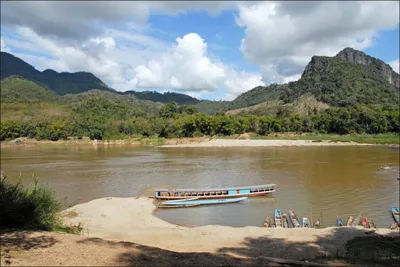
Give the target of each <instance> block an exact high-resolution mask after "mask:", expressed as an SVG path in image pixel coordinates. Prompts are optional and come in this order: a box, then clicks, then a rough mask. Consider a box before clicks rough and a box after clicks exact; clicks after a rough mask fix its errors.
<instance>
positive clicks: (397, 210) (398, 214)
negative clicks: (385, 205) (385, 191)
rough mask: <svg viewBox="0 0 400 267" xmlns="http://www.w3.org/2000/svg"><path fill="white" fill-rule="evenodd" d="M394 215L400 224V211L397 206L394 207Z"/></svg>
mask: <svg viewBox="0 0 400 267" xmlns="http://www.w3.org/2000/svg"><path fill="white" fill-rule="evenodd" d="M391 210H392V216H393V219H394V220H395V222H397V224H398V225H400V212H399V209H398V208H397V207H392V209H391Z"/></svg>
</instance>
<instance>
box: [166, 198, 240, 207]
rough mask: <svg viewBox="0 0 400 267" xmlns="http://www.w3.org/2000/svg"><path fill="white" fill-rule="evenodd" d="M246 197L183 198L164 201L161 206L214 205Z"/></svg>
mask: <svg viewBox="0 0 400 267" xmlns="http://www.w3.org/2000/svg"><path fill="white" fill-rule="evenodd" d="M246 199H247V197H239V198H234V199H197V200H183V201H176V200H172V201H164V202H163V203H161V205H162V206H189V205H214V204H227V203H237V202H240V201H244V200H246Z"/></svg>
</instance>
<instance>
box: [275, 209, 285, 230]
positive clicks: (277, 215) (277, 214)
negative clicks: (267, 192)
mask: <svg viewBox="0 0 400 267" xmlns="http://www.w3.org/2000/svg"><path fill="white" fill-rule="evenodd" d="M274 219H275V225H276V227H277V228H282V227H283V224H282V214H281V211H280V210H278V209H276V210H275V217H274Z"/></svg>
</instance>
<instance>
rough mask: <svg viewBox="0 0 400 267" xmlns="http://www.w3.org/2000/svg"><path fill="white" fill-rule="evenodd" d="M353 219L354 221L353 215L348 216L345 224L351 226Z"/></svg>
mask: <svg viewBox="0 0 400 267" xmlns="http://www.w3.org/2000/svg"><path fill="white" fill-rule="evenodd" d="M353 221H354V217H353V216H350V217H349V219H348V220H347V226H351V224H352V223H353Z"/></svg>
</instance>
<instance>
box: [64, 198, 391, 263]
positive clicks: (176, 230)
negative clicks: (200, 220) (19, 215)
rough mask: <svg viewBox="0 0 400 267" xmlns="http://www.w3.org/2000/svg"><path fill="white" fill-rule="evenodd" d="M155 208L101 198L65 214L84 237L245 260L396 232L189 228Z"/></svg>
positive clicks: (321, 250) (333, 247) (147, 202)
mask: <svg viewBox="0 0 400 267" xmlns="http://www.w3.org/2000/svg"><path fill="white" fill-rule="evenodd" d="M154 209H155V206H154V204H153V200H152V199H149V198H144V197H141V198H102V199H96V200H92V201H90V202H88V203H83V204H79V205H76V206H74V207H71V208H69V209H67V210H65V211H64V212H63V213H62V214H63V215H66V214H74V216H67V217H66V222H67V223H70V224H77V223H82V224H83V227H84V228H85V230H84V232H83V233H82V235H84V236H86V237H97V238H102V239H106V240H114V241H130V242H135V243H138V244H141V245H146V246H152V247H158V248H161V249H167V250H171V251H176V252H210V253H230V254H232V255H235V253H236V255H237V254H238V256H243V252H240V253H239V252H238V251H246V250H250V249H251V251H252V253H256V254H257V251H258V253H259V254H260V255H264V256H269V257H280V258H287V259H293V260H302V259H305V258H307V259H313V258H317V257H321V256H327V255H333V256H336V255H338V254H339V255H340V254H343V253H344V251H345V250H344V245H345V242H346V241H347V240H349V239H352V238H354V237H357V236H364V235H365V234H366V233H369V234H383V235H386V234H390V233H392V234H393V231H390V230H389V229H376V230H368V229H362V228H361V227H360V228H352V227H341V228H336V227H330V228H324V229H314V228H297V229H292V228H289V229H284V228H262V227H255V226H248V227H241V228H234V227H227V226H218V225H208V226H201V227H193V228H190V227H182V226H177V225H174V224H170V223H168V222H166V221H163V220H161V219H159V218H157V217H156V216H154V215H153V213H154ZM260 224H262V222H260ZM299 247H300V248H301V249H299ZM240 254H242V255H240ZM260 255H259V256H260Z"/></svg>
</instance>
